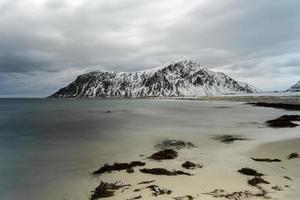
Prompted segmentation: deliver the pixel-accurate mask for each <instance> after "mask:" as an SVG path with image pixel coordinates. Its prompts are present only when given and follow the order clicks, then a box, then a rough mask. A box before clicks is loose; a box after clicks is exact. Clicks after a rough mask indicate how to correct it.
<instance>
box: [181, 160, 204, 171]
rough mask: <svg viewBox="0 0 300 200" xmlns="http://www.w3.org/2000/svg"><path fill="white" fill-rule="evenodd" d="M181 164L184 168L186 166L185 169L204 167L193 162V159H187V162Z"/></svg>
mask: <svg viewBox="0 0 300 200" xmlns="http://www.w3.org/2000/svg"><path fill="white" fill-rule="evenodd" d="M181 166H182V167H183V168H185V169H196V168H202V165H200V164H196V163H193V162H191V161H186V162H184V163H182V165H181Z"/></svg>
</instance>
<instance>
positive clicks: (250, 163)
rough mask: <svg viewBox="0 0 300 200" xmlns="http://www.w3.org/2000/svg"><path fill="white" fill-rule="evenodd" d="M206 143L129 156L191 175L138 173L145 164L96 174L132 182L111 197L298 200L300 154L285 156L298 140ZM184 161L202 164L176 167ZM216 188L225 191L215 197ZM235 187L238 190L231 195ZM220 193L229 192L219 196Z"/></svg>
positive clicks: (299, 146) (299, 149)
mask: <svg viewBox="0 0 300 200" xmlns="http://www.w3.org/2000/svg"><path fill="white" fill-rule="evenodd" d="M281 131H283V130H281ZM202 142H203V141H202ZM206 142H207V143H209V145H208V146H206V147H201V146H198V147H195V148H188V149H181V150H178V152H179V156H178V157H177V158H176V159H173V160H164V161H153V160H151V159H149V158H145V157H144V156H142V157H139V156H137V157H135V158H131V159H132V160H140V161H142V162H145V163H146V167H147V168H165V169H168V170H170V171H172V170H174V169H176V170H183V171H186V172H189V173H191V174H192V176H184V175H182V176H181V175H177V176H164V175H149V174H143V173H141V172H139V169H141V168H144V167H137V168H135V169H134V171H135V172H134V173H132V174H129V173H127V172H125V171H122V172H112V173H108V174H103V175H101V176H99V179H101V180H102V181H106V182H120V183H123V184H130V185H131V186H129V187H126V189H124V190H119V191H117V192H116V193H115V196H113V197H111V198H110V199H134V198H137V199H138V198H139V197H141V198H142V199H207V200H211V199H241V200H242V199H295V200H296V199H298V197H299V195H300V193H299V191H300V175H299V167H300V159H291V160H289V159H288V158H287V157H288V155H290V154H291V153H293V152H300V139H296V140H295V139H291V140H284V141H277V142H266V143H264V142H260V141H256V140H245V141H235V142H233V143H230V144H227V143H220V142H219V141H212V140H207V141H206ZM195 145H197V143H196V144H195ZM154 151H155V149H153V150H152V152H154ZM149 153H151V151H150V152H149ZM252 158H272V159H275V158H277V159H280V160H281V162H257V161H254V160H252ZM185 161H192V162H194V163H199V164H201V166H203V167H202V168H197V169H193V170H186V169H184V168H182V166H181V164H182V163H184V162H185ZM241 168H252V169H255V170H257V171H258V172H260V173H263V174H265V176H264V179H265V180H266V181H268V182H269V184H262V185H261V188H257V187H253V186H251V185H249V184H248V183H247V181H248V180H250V179H251V178H252V177H251V176H245V175H242V174H241V173H239V172H238V170H239V169H241ZM149 180H153V181H154V182H153V183H149V184H145V185H140V184H138V183H140V182H143V181H149ZM151 184H155V185H157V186H159V188H162V189H167V190H170V191H172V193H171V194H170V195H159V196H155V195H153V193H152V192H151V190H149V188H147V186H149V185H151ZM274 188H275V189H274ZM262 189H263V190H264V191H265V192H266V195H265V196H263V197H256V196H255V197H254V196H251V195H248V194H246V193H250V194H257V193H261V190H262ZM216 190H220V191H223V190H224V192H221V193H220V194H221V195H219V196H220V197H218V193H211V192H214V191H216ZM278 190H280V191H278ZM281 190H282V191H281ZM236 192H240V193H241V194H239V195H232V194H234V193H236ZM223 194H224V195H228V196H227V197H224V196H222V195H223Z"/></svg>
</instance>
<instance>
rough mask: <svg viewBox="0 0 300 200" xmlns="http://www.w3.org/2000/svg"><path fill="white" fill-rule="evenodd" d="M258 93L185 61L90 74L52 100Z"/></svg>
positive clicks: (220, 74) (223, 75)
mask: <svg viewBox="0 0 300 200" xmlns="http://www.w3.org/2000/svg"><path fill="white" fill-rule="evenodd" d="M254 92H256V89H255V88H253V87H252V86H251V85H249V84H245V83H239V82H237V81H235V80H234V79H232V78H230V77H229V76H227V75H225V74H224V73H221V72H213V71H211V70H208V69H206V68H204V67H202V66H200V65H199V64H197V63H195V62H192V61H189V60H184V61H173V62H170V63H168V64H165V65H163V66H160V67H156V68H153V69H150V70H144V71H137V72H120V73H116V72H108V71H94V72H90V73H87V74H83V75H80V76H78V77H77V78H76V80H75V81H74V82H72V83H71V84H69V85H68V86H67V87H64V88H62V89H60V90H59V91H57V92H56V93H54V94H53V95H51V96H50V97H54V98H60V97H65V98H70V97H107V98H115V97H127V98H143V97H195V96H212V95H222V94H237V93H254Z"/></svg>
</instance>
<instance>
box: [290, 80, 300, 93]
mask: <svg viewBox="0 0 300 200" xmlns="http://www.w3.org/2000/svg"><path fill="white" fill-rule="evenodd" d="M288 91H290V92H300V81H298V82H297V83H296V84H295V85H293V86H292V87H290V89H288Z"/></svg>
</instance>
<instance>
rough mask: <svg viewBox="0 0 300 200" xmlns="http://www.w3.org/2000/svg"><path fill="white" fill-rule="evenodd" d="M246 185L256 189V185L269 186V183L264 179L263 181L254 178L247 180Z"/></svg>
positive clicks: (259, 178)
mask: <svg viewBox="0 0 300 200" xmlns="http://www.w3.org/2000/svg"><path fill="white" fill-rule="evenodd" d="M248 184H249V185H251V186H253V187H257V186H258V184H270V182H268V181H266V180H265V179H263V178H261V177H254V178H252V179H250V180H248Z"/></svg>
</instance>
